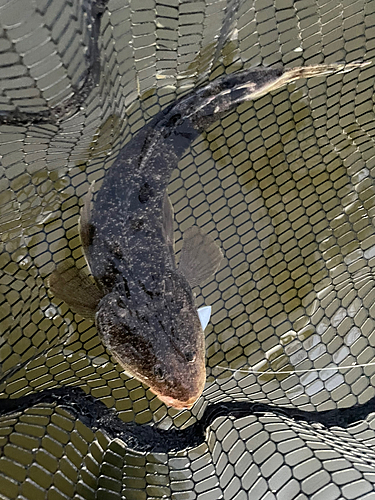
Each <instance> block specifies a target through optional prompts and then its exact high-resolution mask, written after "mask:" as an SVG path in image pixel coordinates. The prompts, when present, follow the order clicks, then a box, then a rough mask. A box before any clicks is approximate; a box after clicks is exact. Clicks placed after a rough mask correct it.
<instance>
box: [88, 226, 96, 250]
mask: <svg viewBox="0 0 375 500" xmlns="http://www.w3.org/2000/svg"><path fill="white" fill-rule="evenodd" d="M87 231H88V241H89V242H90V245H91V243H92V240H93V239H94V236H95V226H94V225H92V224H88V228H87Z"/></svg>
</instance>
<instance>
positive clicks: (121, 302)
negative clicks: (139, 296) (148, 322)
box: [117, 297, 126, 309]
mask: <svg viewBox="0 0 375 500" xmlns="http://www.w3.org/2000/svg"><path fill="white" fill-rule="evenodd" d="M117 305H118V306H119V307H120V308H121V309H126V304H125V301H124V299H123V298H122V297H118V298H117Z"/></svg>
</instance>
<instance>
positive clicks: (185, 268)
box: [178, 226, 223, 288]
mask: <svg viewBox="0 0 375 500" xmlns="http://www.w3.org/2000/svg"><path fill="white" fill-rule="evenodd" d="M222 259H223V253H222V251H221V249H220V248H219V247H218V245H217V244H216V243H215V241H214V240H213V238H212V237H211V236H208V235H207V234H205V233H204V232H203V231H202V230H201V229H200V228H199V227H198V226H193V227H190V228H189V229H188V230H187V231H185V233H184V241H183V245H182V250H181V256H180V262H179V266H178V269H179V271H180V272H181V273H182V274H184V275H185V277H186V279H187V280H188V282H189V285H190V286H191V287H192V288H193V287H194V286H196V285H199V286H201V285H202V284H203V283H204V282H205V281H206V280H208V278H210V276H212V275H214V274H215V273H216V271H217V270H218V268H219V266H220V263H221V261H222Z"/></svg>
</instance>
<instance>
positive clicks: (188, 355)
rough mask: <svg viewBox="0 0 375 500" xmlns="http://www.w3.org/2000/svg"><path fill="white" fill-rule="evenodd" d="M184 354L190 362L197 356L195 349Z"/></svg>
mask: <svg viewBox="0 0 375 500" xmlns="http://www.w3.org/2000/svg"><path fill="white" fill-rule="evenodd" d="M184 356H185V359H186V361H188V362H189V363H192V362H193V361H195V358H196V354H195V352H194V351H186V352H185V353H184Z"/></svg>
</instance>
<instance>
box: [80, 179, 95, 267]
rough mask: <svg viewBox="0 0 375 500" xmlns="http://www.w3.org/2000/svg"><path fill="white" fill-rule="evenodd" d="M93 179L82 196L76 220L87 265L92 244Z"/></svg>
mask: <svg viewBox="0 0 375 500" xmlns="http://www.w3.org/2000/svg"><path fill="white" fill-rule="evenodd" d="M94 185H95V181H94V182H93V183H92V184H91V186H90V188H89V190H88V191H87V193H86V194H85V196H84V197H83V206H82V208H81V213H80V217H79V220H78V228H79V235H80V237H81V243H82V248H83V252H84V255H85V258H86V262H87V265H89V262H88V257H89V247H90V245H91V244H92V235H93V231H92V229H93V228H92V225H91V222H90V221H91V211H92V199H93V194H94Z"/></svg>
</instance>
